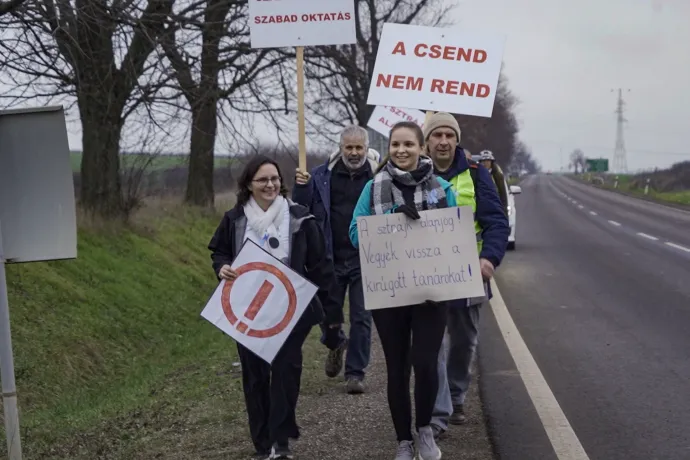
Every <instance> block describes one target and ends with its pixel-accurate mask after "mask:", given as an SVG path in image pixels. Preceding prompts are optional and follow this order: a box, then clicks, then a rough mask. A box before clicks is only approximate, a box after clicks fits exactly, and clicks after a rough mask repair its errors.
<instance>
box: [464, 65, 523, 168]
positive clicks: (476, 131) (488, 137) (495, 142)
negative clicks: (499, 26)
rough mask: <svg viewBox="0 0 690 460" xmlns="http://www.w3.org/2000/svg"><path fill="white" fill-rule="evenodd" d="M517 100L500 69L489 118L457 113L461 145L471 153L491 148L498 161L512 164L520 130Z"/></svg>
mask: <svg viewBox="0 0 690 460" xmlns="http://www.w3.org/2000/svg"><path fill="white" fill-rule="evenodd" d="M517 103H518V100H517V98H516V97H515V96H514V95H513V93H512V92H511V91H510V89H509V87H508V80H507V78H506V77H505V74H504V73H503V72H501V77H500V79H499V83H498V89H497V92H496V99H495V101H494V110H493V113H492V115H491V117H490V118H485V117H474V116H469V115H457V116H456V118H457V120H458V123H459V124H460V129H461V130H462V142H461V144H462V146H463V147H465V148H467V149H469V150H470V151H472V152H480V151H482V150H491V152H492V153H493V154H494V157H495V158H496V161H498V163H500V164H503V165H508V164H510V163H511V160H512V159H511V157H512V155H513V151H514V146H515V144H516V142H517V134H518V132H519V126H518V121H517V118H516V116H515V107H516V106H517Z"/></svg>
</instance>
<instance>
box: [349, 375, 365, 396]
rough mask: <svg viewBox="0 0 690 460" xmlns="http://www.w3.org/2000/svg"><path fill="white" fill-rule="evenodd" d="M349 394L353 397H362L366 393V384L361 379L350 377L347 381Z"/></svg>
mask: <svg viewBox="0 0 690 460" xmlns="http://www.w3.org/2000/svg"><path fill="white" fill-rule="evenodd" d="M346 388H347V393H348V394H351V395H361V394H362V393H364V382H363V381H362V380H361V379H356V378H353V377H350V378H349V379H347V386H346Z"/></svg>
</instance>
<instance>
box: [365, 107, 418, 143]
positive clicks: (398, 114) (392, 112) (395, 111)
mask: <svg viewBox="0 0 690 460" xmlns="http://www.w3.org/2000/svg"><path fill="white" fill-rule="evenodd" d="M424 117H425V114H424V112H422V111H421V110H415V109H400V108H398V107H390V106H382V105H379V106H377V107H376V108H374V111H373V112H372V113H371V117H370V118H369V123H367V126H369V127H370V128H371V129H373V130H374V131H376V132H378V133H379V134H382V135H384V136H386V137H388V135H389V134H390V132H391V128H392V127H393V125H395V124H396V123H398V122H400V121H412V122H414V123H417V124H418V125H419V127H420V128H422V129H423V128H424Z"/></svg>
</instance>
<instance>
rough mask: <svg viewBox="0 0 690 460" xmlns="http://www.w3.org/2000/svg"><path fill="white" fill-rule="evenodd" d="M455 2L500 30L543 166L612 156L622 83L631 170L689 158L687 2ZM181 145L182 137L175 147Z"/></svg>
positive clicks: (525, 130) (473, 21) (483, 25)
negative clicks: (580, 155)
mask: <svg viewBox="0 0 690 460" xmlns="http://www.w3.org/2000/svg"><path fill="white" fill-rule="evenodd" d="M458 4H459V5H458V7H457V9H456V11H455V13H454V16H455V17H454V20H455V21H456V22H457V26H456V27H463V28H465V29H470V30H472V29H482V30H485V31H493V32H496V33H500V34H504V35H506V36H507V41H506V49H505V55H504V63H505V69H504V70H505V72H506V75H507V77H508V79H509V82H510V87H511V89H512V90H513V92H514V93H515V94H516V95H517V96H518V97H519V99H520V101H521V103H520V106H519V113H518V115H519V118H520V122H521V138H522V139H523V140H524V141H525V142H526V143H527V144H528V145H529V146H530V147H532V149H533V151H534V154H535V156H536V157H537V159H538V160H539V161H540V163H541V164H542V167H543V168H544V169H545V170H559V169H560V168H561V166H567V163H568V156H569V154H570V152H571V151H572V150H573V149H575V148H577V147H579V148H581V149H582V150H583V151H584V152H585V154H586V155H587V156H589V157H607V158H609V159H610V160H612V159H613V148H614V144H615V133H616V115H615V113H614V111H615V108H616V93H615V92H612V91H611V90H612V89H614V88H619V87H620V88H624V90H625V91H624V97H625V100H626V103H627V106H626V116H627V118H628V120H629V122H628V124H627V125H626V130H625V142H626V147H627V149H628V156H627V158H628V167H629V169H630V170H637V169H641V168H652V167H654V166H660V167H665V166H669V165H670V164H672V163H674V162H678V161H683V160H690V146H689V145H688V142H687V140H686V138H687V136H688V135H690V114H689V111H690V110H689V107H690V25H689V24H688V20H689V19H690V0H460V1H459V2H458ZM628 89H629V90H630V91H628ZM80 137H81V135H80V132H79V129H78V125H72V126H70V144H71V146H72V147H73V148H75V149H80V145H81V142H80V141H81V139H80ZM172 150H177V148H173V149H172ZM187 150H188V146H187V145H184V144H183V145H180V146H179V150H178V151H187ZM219 150H223V149H222V148H220V149H219ZM561 151H562V154H561V153H560V152H561ZM611 165H612V163H611Z"/></svg>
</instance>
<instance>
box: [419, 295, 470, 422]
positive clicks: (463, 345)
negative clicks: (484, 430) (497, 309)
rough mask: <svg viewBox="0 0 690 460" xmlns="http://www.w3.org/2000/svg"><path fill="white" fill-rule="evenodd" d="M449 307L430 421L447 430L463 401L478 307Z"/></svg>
mask: <svg viewBox="0 0 690 460" xmlns="http://www.w3.org/2000/svg"><path fill="white" fill-rule="evenodd" d="M480 307H481V305H473V306H470V307H453V308H449V309H448V326H447V327H448V329H447V330H446V334H445V335H444V336H443V344H442V345H441V351H440V352H439V354H438V393H437V394H436V404H435V405H434V412H433V416H432V418H431V423H432V424H434V425H436V426H438V427H439V428H441V429H443V430H446V429H448V419H449V418H450V416H451V415H452V414H453V406H457V405H461V404H464V403H465V396H466V395H467V389H468V388H469V386H470V381H471V379H472V373H471V371H472V359H473V358H474V353H475V350H476V349H477V343H478V341H479V308H480Z"/></svg>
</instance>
